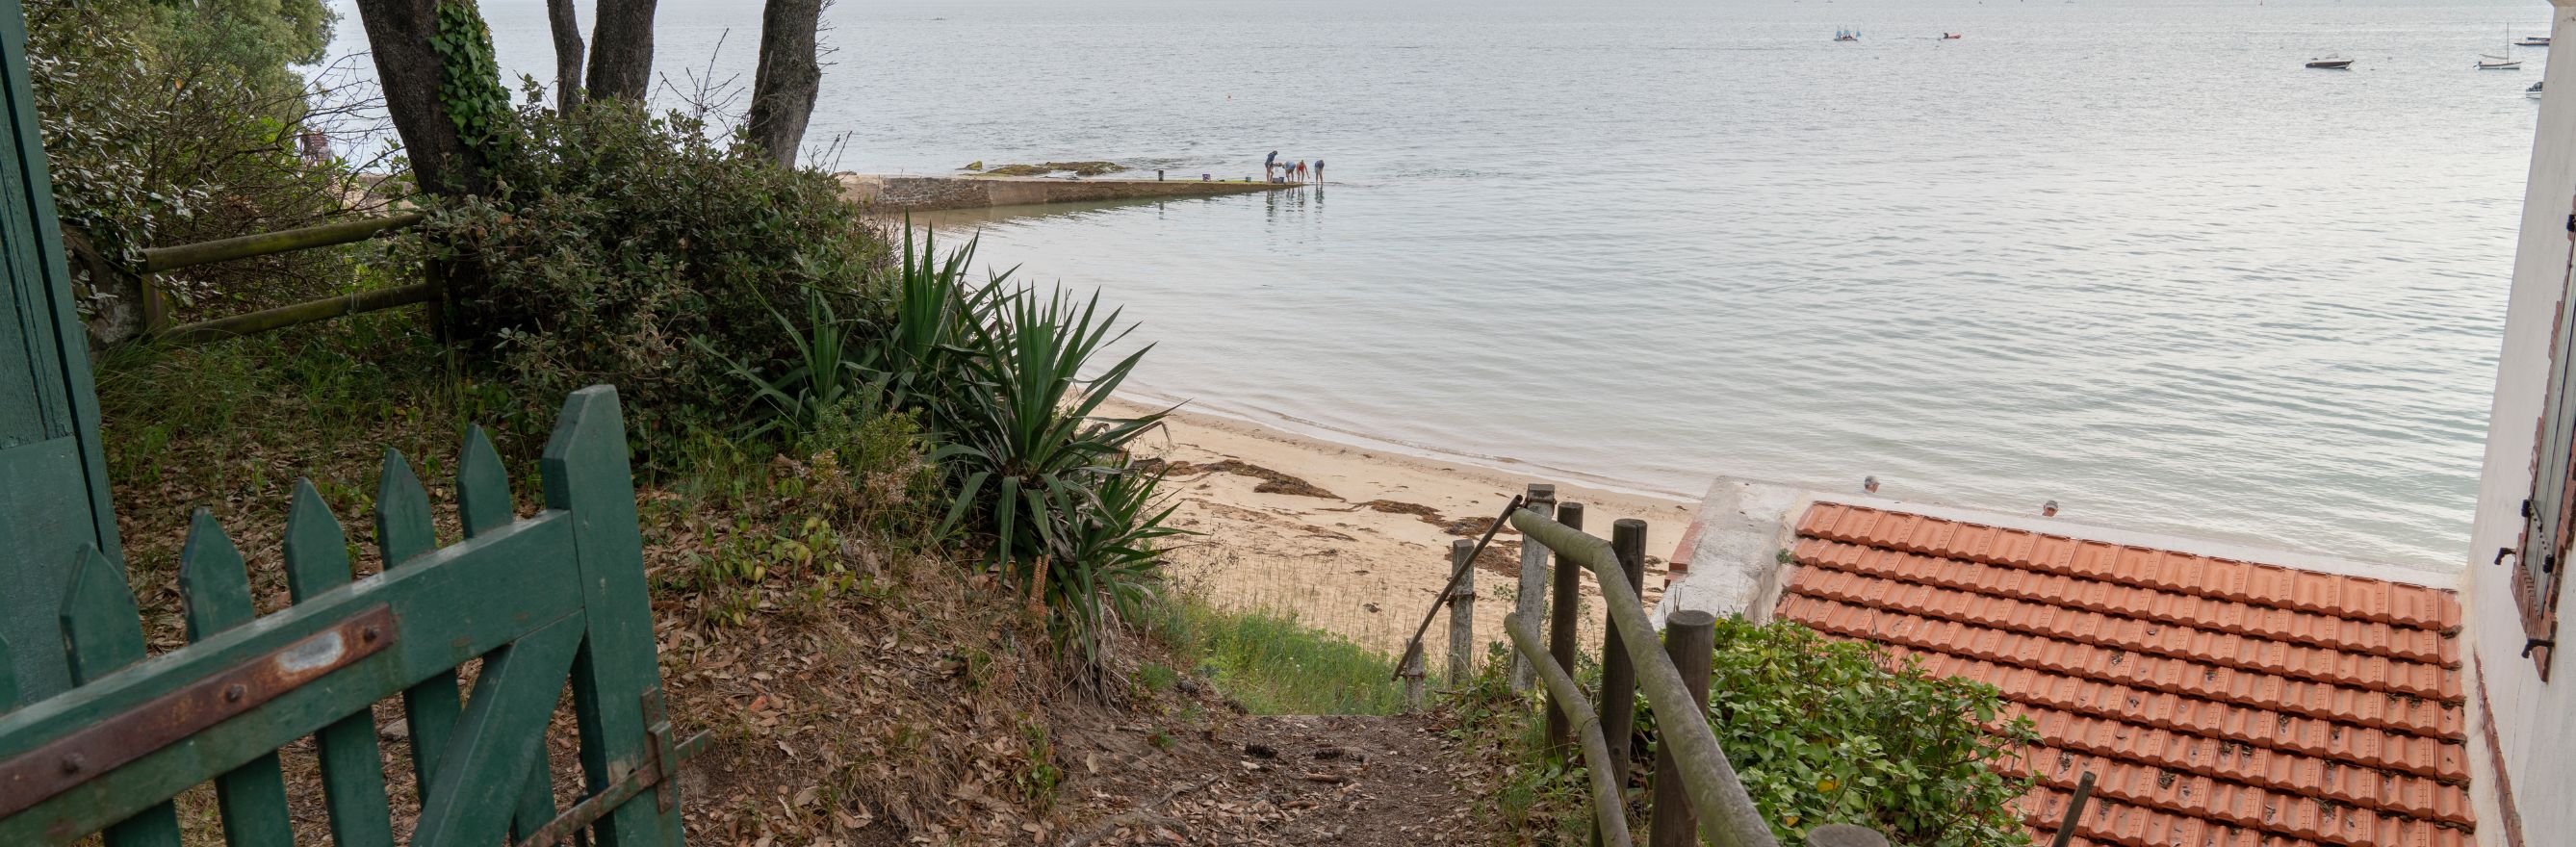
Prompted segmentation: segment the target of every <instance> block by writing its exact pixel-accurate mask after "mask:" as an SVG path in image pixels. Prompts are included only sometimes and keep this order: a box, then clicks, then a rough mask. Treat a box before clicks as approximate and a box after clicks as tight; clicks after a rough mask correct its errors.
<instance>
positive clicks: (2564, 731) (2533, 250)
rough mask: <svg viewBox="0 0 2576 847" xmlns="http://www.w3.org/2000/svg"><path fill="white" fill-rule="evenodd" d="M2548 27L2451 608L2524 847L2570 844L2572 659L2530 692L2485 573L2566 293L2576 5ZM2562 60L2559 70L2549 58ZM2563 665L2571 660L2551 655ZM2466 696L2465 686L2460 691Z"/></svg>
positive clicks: (2524, 489) (2575, 708)
mask: <svg viewBox="0 0 2576 847" xmlns="http://www.w3.org/2000/svg"><path fill="white" fill-rule="evenodd" d="M2550 2H2551V4H2552V5H2553V6H2554V8H2552V9H2551V12H2552V15H2553V19H2552V23H2551V26H2550V31H2551V32H2550V34H2551V47H2550V58H2551V60H2552V61H2550V63H2549V66H2548V82H2549V84H2548V86H2547V90H2548V96H2547V97H2546V98H2544V99H2543V100H2542V101H2541V105H2540V130H2539V133H2538V136H2537V138H2535V139H2534V141H2533V143H2532V151H2531V177H2530V181H2529V182H2528V183H2527V184H2526V185H2525V187H2524V194H2523V208H2522V239H2521V242H2520V244H2519V246H2518V247H2517V248H2516V250H2515V255H2514V264H2513V294H2512V297H2511V300H2510V301H2509V302H2510V306H2509V307H2508V308H2509V311H2508V312H2507V315H2506V318H2505V331H2504V352H2503V356H2502V362H2501V364H2500V366H2499V367H2498V369H2497V373H2496V392H2495V404H2494V406H2493V407H2492V408H2491V409H2490V411H2489V416H2488V423H2487V455H2486V468H2485V472H2484V473H2483V474H2482V475H2481V477H2480V480H2479V484H2478V514H2477V523H2476V524H2475V525H2474V527H2473V528H2472V529H2471V531H2470V541H2469V549H2468V560H2469V561H2468V570H2467V572H2466V574H2465V575H2464V576H2463V581H2464V583H2463V584H2464V589H2463V590H2462V592H2461V600H2462V603H2463V604H2464V605H2465V606H2466V607H2467V609H2466V611H2467V615H2466V620H2467V621H2468V624H2467V631H2466V632H2465V633H2464V635H2465V636H2466V637H2467V638H2468V640H2469V642H2470V647H2471V651H2472V652H2473V653H2474V655H2476V657H2477V659H2478V663H2479V664H2480V665H2481V666H2483V667H2484V669H2485V676H2486V690H2487V698H2488V702H2489V703H2490V704H2491V705H2492V706H2493V708H2494V713H2493V714H2491V715H2486V716H2484V717H2485V719H2487V720H2492V721H2494V723H2495V730H2496V734H2497V738H2498V741H2499V744H2498V746H2499V748H2500V749H2502V751H2503V753H2504V755H2503V759H2504V768H2505V773H2506V775H2507V776H2509V777H2510V782H2511V783H2512V789H2513V795H2514V800H2515V805H2516V807H2517V811H2519V812H2520V813H2521V817H2522V834H2523V843H2524V844H2526V845H2529V847H2541V845H2558V844H2568V843H2576V842H2571V841H2569V840H2563V839H2569V838H2571V837H2576V836H2571V834H2576V803H2571V802H2569V800H2568V798H2570V797H2576V655H2561V656H2559V657H2558V659H2557V660H2556V662H2555V663H2553V665H2552V668H2551V670H2552V673H2553V677H2552V678H2553V680H2554V681H2552V682H2549V683H2545V684H2544V683H2542V682H2541V681H2540V677H2539V673H2538V672H2537V670H2535V669H2534V668H2533V666H2532V663H2531V660H2529V659H2524V658H2522V657H2521V656H2519V655H2517V654H2518V653H2519V652H2520V651H2521V650H2522V642H2523V635H2522V623H2521V617H2520V615H2519V614H2518V613H2517V611H2516V610H2515V608H2514V603H2513V595H2512V593H2511V588H2510V583H2511V579H2510V577H2511V573H2510V572H2509V569H2508V568H2507V567H2499V566H2497V565H2495V564H2493V562H2494V560H2495V555H2496V549H2497V548H2499V547H2512V546H2515V541H2516V539H2517V537H2518V534H2519V532H2520V531H2521V528H2522V515H2521V509H2522V500H2523V498H2524V497H2527V496H2529V494H2530V490H2531V475H2532V467H2531V464H2532V447H2533V437H2534V435H2535V433H2536V428H2537V427H2538V425H2539V420H2540V404H2541V399H2542V394H2543V392H2544V390H2545V389H2544V383H2546V382H2547V380H2548V373H2549V342H2550V333H2551V329H2552V324H2553V314H2554V310H2555V309H2556V307H2557V304H2558V299H2559V295H2560V293H2561V292H2562V291H2563V290H2564V287H2565V285H2566V282H2567V262H2568V248H2569V243H2570V242H2569V233H2568V231H2567V221H2568V215H2569V214H2570V213H2571V212H2576V0H2550ZM2561 49H2565V50H2567V51H2569V53H2570V57H2569V58H2566V59H2563V60H2562V59H2559V57H2558V55H2557V52H2558V51H2559V50H2561ZM2560 652H2561V653H2562V654H2576V650H2571V649H2562V650H2561V651H2560ZM2469 681H2470V683H2471V684H2472V685H2474V684H2475V680H2474V677H2472V679H2471V680H2469ZM2476 698H2477V695H2476V694H2475V692H2474V690H2473V691H2472V693H2471V694H2470V699H2471V700H2472V701H2473V702H2472V708H2471V710H2470V711H2471V712H2472V715H2473V718H2472V721H2473V723H2472V726H2471V727H2470V736H2471V742H2470V745H2469V747H2470V750H2469V753H2470V756H2469V758H2470V766H2471V767H2472V769H2474V770H2475V771H2476V779H2475V783H2476V784H2475V786H2474V789H2473V790H2472V792H2471V793H2472V795H2473V796H2475V797H2476V798H2477V802H2478V820H2479V823H2480V831H2479V836H2480V838H2479V840H2480V841H2481V842H2482V843H2484V844H2487V845H2490V847H2500V845H2503V844H2505V840H2504V838H2503V835H2504V834H2503V833H2502V832H2498V831H2492V829H2491V828H2492V827H2495V826H2496V825H2497V824H2498V823H2499V819H2498V817H2497V814H2498V806H2497V802H2496V797H2495V793H2494V792H2495V791H2496V790H2497V788H2498V787H2500V785H2501V783H2502V781H2500V780H2497V779H2495V778H2494V777H2493V775H2492V774H2491V773H2490V770H2491V769H2490V767H2489V763H2490V762H2491V761H2492V759H2491V758H2490V756H2489V753H2488V751H2487V749H2486V747H2485V745H2484V743H2483V742H2482V741H2481V740H2480V737H2481V736H2482V735H2483V729H2482V725H2481V724H2479V723H2478V722H2477V721H2478V718H2477V717H2476V716H2475V713H2476V711H2477V710H2476V709H2475V707H2474V706H2475V704H2474V701H2475V700H2476Z"/></svg>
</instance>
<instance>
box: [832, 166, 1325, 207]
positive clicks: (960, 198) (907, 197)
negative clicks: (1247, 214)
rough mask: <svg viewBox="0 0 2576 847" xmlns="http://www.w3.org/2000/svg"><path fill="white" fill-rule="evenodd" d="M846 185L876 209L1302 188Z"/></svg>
mask: <svg viewBox="0 0 2576 847" xmlns="http://www.w3.org/2000/svg"><path fill="white" fill-rule="evenodd" d="M1175 176H1178V175H1177V174H1176V175H1175ZM841 185H842V191H843V196H846V197H848V198H850V199H851V200H853V201H856V202H859V203H861V204H865V205H866V206H868V207H869V209H870V210H871V211H876V212H927V211H932V210H936V209H983V208H989V207H993V206H1030V205H1036V204H1040V203H1079V202H1086V201H1098V200H1141V199H1151V198H1157V197H1213V196H1218V195H1224V194H1249V193H1252V192H1256V191H1277V190H1281V189H1287V188H1297V187H1299V186H1295V185H1274V184H1271V183H1264V182H1213V181H1210V182H1201V181H1200V180H1199V179H1198V178H1197V176H1196V175H1192V176H1191V177H1190V178H1188V179H1169V180H1157V179H1150V178H1149V179H1057V178H1054V177H1016V176H904V175H898V174H842V175H841Z"/></svg>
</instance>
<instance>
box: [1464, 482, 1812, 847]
mask: <svg viewBox="0 0 2576 847" xmlns="http://www.w3.org/2000/svg"><path fill="white" fill-rule="evenodd" d="M1567 505H1572V504H1560V505H1559V506H1558V507H1557V511H1558V513H1560V514H1562V513H1564V512H1565V511H1566V506H1567ZM1580 511H1581V510H1580V509H1577V510H1576V512H1577V513H1578V514H1579V513H1580ZM1511 524H1512V528H1513V529H1517V530H1520V532H1521V536H1522V537H1523V538H1524V539H1526V540H1527V543H1526V544H1525V545H1524V547H1523V549H1525V550H1526V549H1528V548H1529V547H1532V546H1544V547H1546V548H1547V550H1548V552H1550V553H1552V554H1554V558H1555V559H1556V567H1557V569H1558V572H1559V573H1564V572H1566V571H1568V570H1570V569H1571V568H1572V567H1581V568H1583V569H1585V570H1589V571H1591V572H1592V574H1593V577H1594V582H1595V584H1596V585H1598V586H1599V587H1600V589H1601V600H1602V605H1604V606H1607V607H1609V617H1610V621H1609V622H1610V631H1614V632H1617V633H1619V644H1620V647H1621V649H1622V652H1624V653H1626V654H1627V659H1628V661H1629V663H1630V664H1631V665H1633V666H1634V667H1635V669H1636V673H1637V679H1638V681H1639V682H1640V683H1643V685H1644V687H1645V690H1646V702H1647V705H1648V706H1649V707H1651V708H1653V709H1654V710H1655V714H1657V715H1663V716H1667V719H1666V720H1662V721H1659V722H1658V723H1657V726H1658V727H1659V728H1660V729H1661V730H1662V737H1663V744H1662V748H1663V750H1665V751H1668V752H1670V753H1671V755H1672V764H1673V768H1672V770H1671V771H1669V772H1659V773H1657V774H1656V775H1655V776H1656V781H1657V782H1662V781H1664V780H1666V779H1671V778H1674V777H1678V778H1679V781H1680V783H1681V784H1682V788H1683V793H1684V794H1685V795H1687V796H1688V797H1689V799H1690V802H1689V806H1690V808H1691V809H1692V811H1693V812H1694V813H1696V815H1697V817H1698V819H1699V820H1698V823H1699V830H1700V834H1701V836H1702V837H1704V838H1706V839H1707V840H1708V841H1709V843H1712V844H1716V845H1719V847H1779V840H1778V839H1776V838H1774V837H1772V835H1771V825H1770V824H1769V823H1766V822H1764V821H1763V820H1762V813H1761V812H1760V811H1759V810H1757V809H1755V808H1754V807H1753V797H1752V795H1750V794H1747V793H1745V790H1744V783H1743V781H1742V780H1740V779H1738V778H1737V777H1736V775H1735V767H1734V766H1733V765H1732V764H1729V763H1728V762H1727V760H1726V751H1725V750H1723V749H1721V748H1719V747H1718V745H1717V733H1716V732H1715V731H1713V730H1711V729H1710V728H1709V725H1708V718H1707V715H1708V702H1707V700H1706V699H1705V698H1704V697H1694V696H1692V694H1691V691H1690V686H1689V684H1688V683H1687V682H1686V681H1684V680H1683V679H1682V675H1681V671H1680V670H1678V669H1676V668H1674V667H1673V662H1672V660H1671V659H1669V658H1666V657H1665V656H1664V654H1663V652H1662V651H1661V650H1658V649H1655V646H1654V645H1656V644H1657V643H1658V639H1656V637H1655V630H1654V627H1653V625H1652V624H1649V623H1648V622H1647V621H1646V610H1645V607H1644V606H1643V605H1642V604H1641V603H1640V602H1639V601H1638V599H1637V592H1636V590H1634V589H1632V588H1630V587H1629V581H1628V577H1627V576H1626V574H1625V571H1626V570H1627V568H1625V567H1624V566H1622V565H1621V564H1620V562H1619V555H1618V552H1617V551H1616V550H1613V549H1612V548H1611V546H1610V542H1607V541H1603V540H1601V539H1599V538H1595V537H1593V536H1590V535H1586V534H1584V533H1583V531H1582V530H1580V529H1576V528H1574V527H1570V526H1567V525H1565V524H1563V523H1559V522H1557V521H1556V519H1554V518H1550V517H1548V516H1547V515H1543V514H1540V513H1538V512H1537V511H1535V510H1532V509H1527V508H1524V509H1521V510H1520V511H1518V512H1514V513H1512V518H1511ZM1560 582H1562V580H1560ZM1571 600H1572V598H1570V597H1564V596H1560V597H1559V598H1558V601H1559V602H1560V603H1570V602H1571ZM1515 614H1517V613H1515ZM1560 620H1564V617H1562V616H1561V617H1560ZM1515 646H1517V645H1515ZM1518 652H1519V653H1520V654H1521V655H1522V656H1523V657H1525V658H1528V659H1529V660H1530V662H1531V663H1532V664H1533V665H1535V664H1539V663H1541V662H1542V661H1554V657H1552V656H1546V657H1543V656H1541V655H1533V653H1532V651H1529V650H1520V651H1518ZM1551 699H1552V700H1556V705H1557V707H1558V708H1559V709H1560V710H1561V709H1564V708H1566V707H1568V706H1571V705H1573V704H1572V703H1569V702H1565V701H1564V700H1563V699H1562V698H1551ZM1552 726H1553V724H1551V727H1552ZM1595 811H1596V813H1597V814H1601V815H1625V814H1626V813H1627V812H1626V809H1624V808H1620V807H1612V808H1606V809H1596V810H1595Z"/></svg>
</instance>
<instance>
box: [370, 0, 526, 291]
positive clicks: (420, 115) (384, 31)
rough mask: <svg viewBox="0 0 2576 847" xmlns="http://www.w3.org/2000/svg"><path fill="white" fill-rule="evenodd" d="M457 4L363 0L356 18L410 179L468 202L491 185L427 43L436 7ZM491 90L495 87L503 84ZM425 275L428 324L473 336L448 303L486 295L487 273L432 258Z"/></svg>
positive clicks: (428, 189) (471, 265) (433, 28)
mask: <svg viewBox="0 0 2576 847" xmlns="http://www.w3.org/2000/svg"><path fill="white" fill-rule="evenodd" d="M441 2H460V0H358V18H359V20H360V21H362V22H364V23H365V25H366V28H367V43H368V44H369V50H370V51H371V52H373V53H374V54H375V60H376V79H377V82H378V84H379V85H380V87H381V88H382V89H383V91H384V97H385V111H386V112H387V113H388V114H390V115H392V116H393V119H394V131H395V132H396V133H397V134H399V135H400V136H401V137H402V143H403V152H404V153H405V154H406V155H408V156H410V157H411V172H412V180H413V181H414V182H416V183H418V184H419V186H420V190H421V191H423V192H427V193H430V194H436V195H442V196H448V197H465V196H474V195H480V194H488V193H490V191H491V187H492V180H491V177H490V175H489V174H486V173H484V170H483V161H482V157H481V154H479V153H476V152H475V151H474V150H473V149H472V148H470V147H468V146H466V143H465V139H464V137H463V136H462V135H461V134H459V133H458V132H457V127H456V122H455V120H454V119H453V118H451V117H449V115H448V111H447V104H446V102H445V100H444V99H443V98H442V93H443V89H444V79H445V76H446V71H445V67H444V65H443V63H442V62H441V61H440V59H439V56H438V53H437V51H435V50H433V49H432V48H431V47H430V39H432V38H435V37H437V36H438V34H439V32H438V6H439V4H440V3H441ZM491 85H492V86H493V87H495V88H497V87H498V86H499V85H500V81H499V80H498V79H494V80H492V82H491ZM424 265H425V266H424V267H423V268H422V270H423V271H424V273H425V275H426V276H427V278H428V280H429V281H430V282H432V283H434V284H436V285H437V286H438V297H437V299H434V300H432V301H431V303H430V310H431V311H430V314H431V318H430V320H431V323H432V325H433V327H434V328H435V329H436V330H437V332H438V334H439V335H440V337H442V338H451V339H453V338H464V337H470V335H471V333H470V332H468V331H466V330H464V328H463V327H462V326H461V325H460V324H458V323H456V321H458V320H459V319H460V316H461V315H462V314H463V312H462V310H460V309H457V308H455V307H454V306H453V305H451V303H453V302H456V301H461V300H466V299H470V298H472V297H473V296H474V295H475V293H476V292H479V291H481V290H482V289H483V282H484V280H483V275H482V273H481V271H480V269H479V268H478V267H477V266H476V265H475V263H474V262H473V261H471V260H464V261H450V260H436V259H434V260H431V261H428V262H425V263H424Z"/></svg>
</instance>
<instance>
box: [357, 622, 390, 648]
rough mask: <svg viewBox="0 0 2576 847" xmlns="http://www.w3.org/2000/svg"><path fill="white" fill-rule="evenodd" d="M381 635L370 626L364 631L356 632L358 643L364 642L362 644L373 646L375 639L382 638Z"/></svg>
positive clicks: (381, 633) (380, 632)
mask: <svg viewBox="0 0 2576 847" xmlns="http://www.w3.org/2000/svg"><path fill="white" fill-rule="evenodd" d="M383 635H384V633H383V632H382V631H380V630H378V629H376V628H375V627H372V626H370V627H367V628H366V629H362V630H358V640H360V641H364V642H367V643H369V644H374V643H376V639H377V638H379V637H382V636H383Z"/></svg>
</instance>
